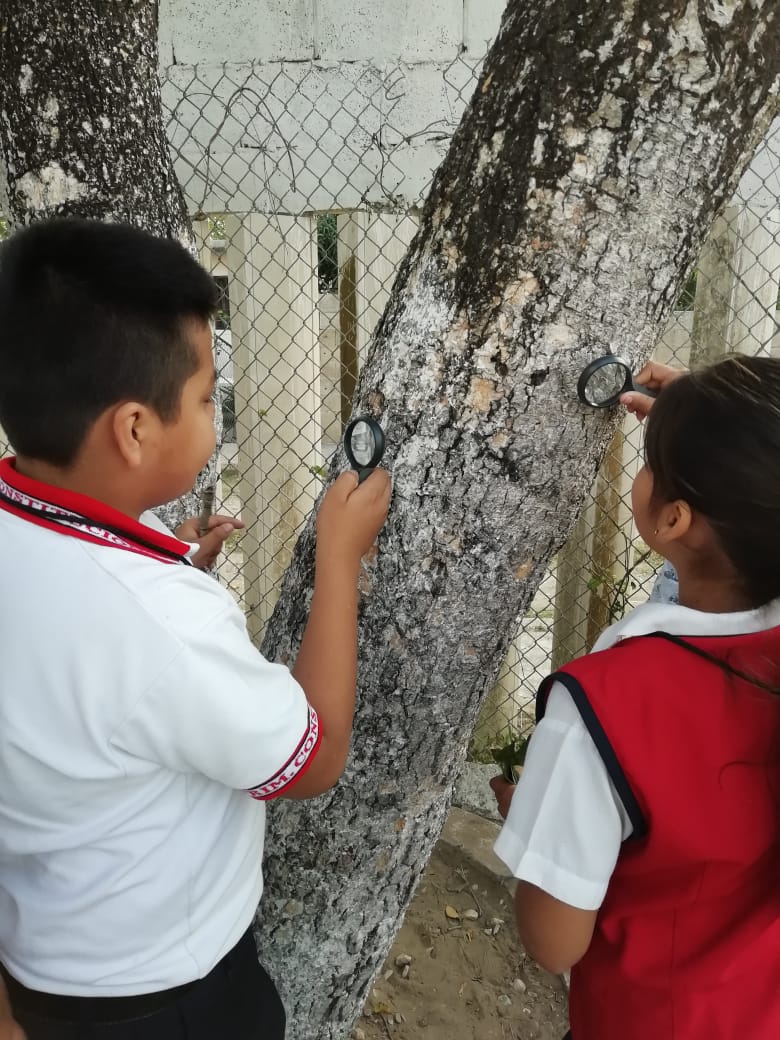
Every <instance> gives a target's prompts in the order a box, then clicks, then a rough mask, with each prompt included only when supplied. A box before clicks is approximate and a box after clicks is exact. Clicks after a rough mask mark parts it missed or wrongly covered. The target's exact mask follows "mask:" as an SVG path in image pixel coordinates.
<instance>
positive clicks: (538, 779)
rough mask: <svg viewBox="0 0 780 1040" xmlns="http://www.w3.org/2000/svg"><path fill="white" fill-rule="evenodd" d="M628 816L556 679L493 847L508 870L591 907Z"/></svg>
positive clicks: (626, 830) (600, 896)
mask: <svg viewBox="0 0 780 1040" xmlns="http://www.w3.org/2000/svg"><path fill="white" fill-rule="evenodd" d="M631 832H632V826H631V821H630V819H629V817H628V813H627V812H626V810H625V808H624V806H623V803H622V802H621V801H620V798H619V796H618V794H617V792H616V791H615V788H614V786H613V784H612V781H611V780H610V778H609V774H608V773H607V770H606V767H605V766H604V763H603V761H602V759H601V756H600V755H599V753H598V751H597V749H596V745H595V744H594V743H593V740H592V739H591V736H590V734H589V733H588V730H587V728H586V726H585V724H584V722H583V721H582V718H581V716H580V713H579V712H578V711H577V708H576V705H575V704H574V701H573V700H572V699H571V697H570V696H569V693H568V691H567V690H566V688H565V687H564V686H563V685H561V683H557V682H556V683H554V684H553V686H552V689H551V691H550V694H549V697H548V701H547V709H546V711H545V714H544V717H543V718H542V720H541V722H540V723H539V724H538V725H537V727H536V729H535V731H534V734H533V736H532V738H531V742H530V744H529V745H528V754H527V756H526V762H525V766H524V768H523V772H522V775H521V777H520V781H519V783H518V785H517V790H516V791H515V794H514V797H513V799H512V805H511V807H510V810H509V815H508V817H507V820H506V822H505V824H504V826H503V828H502V830H501V833H500V834H499V836H498V840H497V841H496V844H495V851H496V854H497V855H498V856H500V858H501V859H502V860H503V861H504V862H505V863H506V865H507V866H508V867H509V869H510V870H511V871H512V874H513V875H514V876H515V877H516V878H519V879H520V880H522V881H528V882H530V883H531V884H533V885H536V886H537V887H538V888H541V889H543V890H544V891H545V892H548V893H549V894H550V895H551V896H553V897H554V898H555V899H560V900H561V901H562V902H564V903H568V904H569V905H570V906H576V907H578V908H580V909H582V910H597V909H598V908H599V907H600V906H601V904H602V902H603V900H604V895H605V894H606V891H607V885H608V884H609V880H610V878H611V876H612V872H613V870H614V869H615V863H616V862H617V857H618V853H619V852H620V846H621V843H622V842H623V841H624V840H625V838H627V837H628V836H629V835H630V834H631Z"/></svg>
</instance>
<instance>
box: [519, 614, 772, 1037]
mask: <svg viewBox="0 0 780 1040" xmlns="http://www.w3.org/2000/svg"><path fill="white" fill-rule="evenodd" d="M676 638H677V637H668V636H663V635H662V634H656V635H652V636H641V637H637V638H634V639H627V640H626V641H625V642H623V643H620V644H618V645H617V646H615V647H612V648H611V649H608V650H604V651H601V652H600V653H595V654H590V655H589V656H587V657H583V658H581V659H579V660H576V661H573V662H572V663H571V664H568V665H566V667H565V669H564V670H563V671H562V672H558V673H556V674H555V675H554V676H550V677H549V679H547V680H546V682H545V683H544V684H543V686H542V689H541V690H540V694H539V702H538V710H539V713H540V714H543V713H544V704H545V701H546V694H547V691H548V690H549V688H550V685H551V683H552V681H553V680H558V681H560V682H563V683H564V684H565V685H566V686H567V688H568V689H569V691H570V693H571V695H572V696H573V698H574V700H575V703H576V704H577V706H578V708H579V711H580V714H581V715H582V717H583V719H584V721H585V724H586V725H587V727H588V730H589V731H590V733H591V736H592V737H593V738H594V740H595V743H596V746H597V747H598V749H599V751H600V753H601V756H602V758H603V760H604V762H605V764H606V766H607V769H608V771H609V773H610V776H611V777H612V780H613V783H614V784H615V786H616V788H617V790H618V793H619V794H620V796H621V799H622V801H623V803H624V805H625V806H626V809H627V810H628V812H629V815H630V816H631V818H632V822H633V825H634V834H633V835H632V836H631V837H630V838H629V839H628V840H627V841H626V842H624V844H623V846H622V849H621V852H620V856H619V858H618V862H617V866H616V868H615V872H614V874H613V876H612V879H611V880H610V883H609V889H608V891H607V895H606V898H605V900H604V904H603V906H602V907H601V909H600V911H599V914H598V918H597V922H596V928H595V932H594V935H593V941H592V943H591V945H590V948H589V950H588V952H587V953H586V955H585V957H584V958H583V959H582V961H581V962H580V963H579V964H577V965H576V966H575V968H574V969H573V970H572V978H571V1027H572V1032H571V1035H572V1040H629V1038H630V1040H780V697H778V696H775V695H773V694H771V693H769V692H766V691H764V690H762V689H760V688H759V687H757V686H755V685H753V684H751V683H748V682H746V681H743V680H741V679H738V678H735V677H733V676H731V675H729V674H727V673H725V672H724V671H723V670H722V669H721V668H720V667H719V666H718V665H717V664H714V663H713V662H711V661H708V660H705V659H703V658H702V657H701V656H698V655H697V654H696V648H699V649H701V650H704V651H706V653H708V654H711V655H714V656H716V657H717V658H719V659H720V660H723V661H727V662H728V664H729V665H730V666H731V667H732V668H735V669H738V670H741V671H742V672H744V673H747V674H748V675H750V676H753V677H756V678H758V679H760V680H763V681H764V682H768V683H771V684H774V685H776V686H780V629H777V628H776V629H771V630H769V631H767V632H759V633H755V634H751V635H739V636H727V637H710V638H704V637H696V638H687V637H686V638H685V640H684V643H685V645H680V643H681V642H682V641H681V640H678V641H677V642H675V641H673V640H675V639H676Z"/></svg>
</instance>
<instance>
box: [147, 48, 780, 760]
mask: <svg viewBox="0 0 780 1040" xmlns="http://www.w3.org/2000/svg"><path fill="white" fill-rule="evenodd" d="M480 67H481V61H475V60H473V58H472V57H471V56H469V55H467V54H463V55H461V56H460V57H458V58H457V59H455V60H454V61H453V62H451V63H450V64H448V65H442V66H440V67H439V68H438V73H439V75H438V78H437V82H438V89H437V90H434V91H431V89H430V82H431V80H430V77H429V76H423V75H422V74H421V71H420V69H418V68H417V67H415V66H402V65H399V66H397V67H391V68H384V69H381V70H380V69H377V68H376V67H373V66H371V65H368V64H363V63H353V64H350V65H339V66H327V67H326V66H318V65H317V64H316V63H306V62H296V63H272V64H266V65H258V66H246V67H242V68H241V69H236V68H235V67H233V66H224V67H215V66H209V67H206V68H201V67H174V68H172V69H170V70H169V71H168V74H167V77H166V80H165V84H164V96H165V100H166V103H167V105H168V109H169V114H170V119H169V136H170V140H171V144H172V148H173V150H174V154H175V161H176V165H177V170H178V172H179V176H180V179H181V181H182V184H183V187H184V191H185V194H186V197H187V199H188V202H189V204H190V206H191V210H192V213H193V220H194V224H195V228H196V233H197V236H198V242H199V247H200V251H201V257H202V260H203V262H204V263H205V265H206V266H207V267H208V268H209V269H210V270H211V271H212V273H213V274H214V275H215V277H216V278H217V279H218V281H219V284H220V286H221V289H222V292H223V300H224V305H223V308H222V312H221V315H220V322H219V329H218V337H217V339H218V369H219V377H220V384H221V387H222V391H223V418H224V423H225V443H224V445H223V447H222V451H221V455H220V464H219V485H218V500H219V501H218V504H219V507H220V508H221V509H223V510H224V511H226V512H228V513H234V514H240V515H241V516H242V518H243V520H244V521H245V523H246V528H245V529H244V531H243V532H241V533H239V534H237V535H235V536H234V538H233V539H232V543H231V544H229V545H228V547H227V552H226V555H225V558H224V560H223V562H222V564H221V566H220V570H219V577H220V580H222V581H223V582H224V583H225V584H227V585H228V586H229V587H230V588H231V589H232V591H233V592H234V594H235V595H236V596H237V597H238V599H239V600H240V602H241V603H242V605H243V607H244V609H245V610H246V613H247V617H248V619H249V626H250V630H251V632H252V634H253V636H255V637H256V638H259V637H260V635H261V633H262V631H263V628H264V626H265V623H266V621H267V619H268V617H269V616H270V612H271V610H272V609H273V605H274V602H275V600H276V597H277V595H278V591H279V587H280V581H281V577H282V575H283V573H284V571H285V569H286V567H287V564H288V562H289V559H290V554H291V551H292V547H293V545H294V542H295V539H296V537H297V534H298V532H299V530H300V527H301V525H302V523H303V520H304V518H305V517H306V515H307V514H308V512H309V510H310V508H311V506H312V504H313V501H314V499H315V497H316V495H317V493H318V491H319V487H320V481H321V479H322V476H323V475H324V473H325V472H326V469H327V466H328V463H329V460H330V458H331V456H332V454H333V452H334V451H335V449H336V446H337V444H338V442H339V440H340V437H341V433H342V430H343V426H344V423H345V422H346V420H347V418H348V416H349V411H350V402H351V398H352V393H353V390H354V388H355V384H356V382H357V378H358V373H359V371H360V365H361V361H362V359H363V357H364V355H365V351H366V349H367V346H368V343H369V340H370V338H371V334H372V332H373V329H374V326H375V325H376V323H377V321H378V320H379V318H380V316H381V314H382V311H383V309H384V306H385V304H386V302H387V299H388V297H389V294H390V291H391V288H392V283H393V280H394V278H395V273H396V271H397V268H398V266H399V264H400V262H401V260H402V259H403V256H404V254H405V252H406V250H407V248H408V246H409V244H410V242H411V239H412V237H413V236H414V233H415V231H416V228H417V224H418V212H419V207H420V205H421V202H422V200H423V199H424V197H425V195H426V193H427V190H428V187H429V185H430V181H431V179H432V177H433V174H434V171H435V169H436V167H437V166H438V164H439V162H440V161H441V159H442V158H443V156H444V154H445V151H446V148H447V145H448V143H449V140H450V138H451V136H452V134H453V133H454V131H455V128H456V127H457V124H458V121H459V119H460V116H461V114H462V112H463V110H464V108H465V106H466V104H467V103H468V101H469V99H470V97H471V94H472V93H473V90H474V87H475V85H476V79H477V76H478V74H479V69H480ZM751 169H752V170H753V171H758V173H753V174H752V179H751V178H750V177H749V178H748V180H747V182H743V190H742V194H741V196H740V198H739V199H738V200H735V201H734V203H733V204H732V205H730V206H729V207H727V208H726V209H725V211H724V212H723V214H722V215H721V216H720V217H719V218H718V219H717V221H716V223H715V225H714V226H713V228H712V230H711V233H710V235H709V237H708V239H707V241H706V243H705V246H704V248H703V250H702V253H701V255H700V257H699V259H698V262H697V264H696V267H695V270H694V271H693V273H692V274H691V276H690V278H689V279H688V282H687V284H686V285H685V287H684V289H683V291H682V293H681V295H680V297H679V299H678V301H677V305H676V309H675V311H674V313H673V315H672V317H671V320H670V321H669V322H668V324H667V326H666V328H665V329H664V330H663V332H662V335H661V336H660V338H659V341H658V344H657V348H656V351H655V356H656V358H657V359H659V360H661V361H664V362H667V363H673V364H679V365H683V366H688V365H696V364H700V363H703V362H706V361H711V360H713V359H714V358H716V357H718V356H719V355H721V354H724V353H728V352H732V351H742V352H745V353H758V352H765V353H766V352H771V351H774V350H777V349H780V337H778V334H777V307H778V283H779V282H780V210H778V204H779V200H778V187H779V186H780V178H779V177H778V170H780V134H778V133H775V134H774V135H770V136H768V137H767V139H766V141H765V142H764V143H763V145H762V146H761V148H760V149H759V153H758V155H757V156H756V159H755V160H754V162H753V165H752V167H751ZM762 171H763V172H762ZM745 183H747V190H745V187H744V185H745ZM641 459H642V446H641V428H640V426H639V424H638V422H637V421H636V420H635V419H633V418H631V417H630V416H627V417H626V419H625V421H624V423H623V424H622V426H621V428H620V429H619V430H618V431H617V433H616V434H615V436H614V438H613V441H612V443H611V445H610V448H609V451H608V453H607V456H606V458H605V461H604V464H603V466H602V468H601V471H600V472H599V474H598V476H597V479H596V481H595V484H594V486H593V488H592V490H591V493H590V495H589V496H588V499H587V501H586V503H585V505H584V508H583V510H582V512H581V514H580V517H579V519H578V521H577V524H576V526H575V528H574V531H573V532H572V535H571V537H570V539H569V541H568V543H567V545H566V546H565V547H564V548H563V549H562V550H561V551H560V552H559V553H558V555H557V557H556V558H555V559H554V560H553V561H552V563H551V566H550V568H549V570H548V572H547V574H546V576H545V579H544V581H543V582H542V584H541V586H540V588H539V590H538V592H537V594H536V597H535V599H534V601H533V603H532V605H531V608H530V610H529V611H528V612H527V614H526V616H525V617H523V618H521V619H518V630H517V636H516V638H515V640H514V642H513V644H512V646H511V648H510V651H509V654H508V656H507V659H506V661H505V662H504V665H503V667H502V670H501V674H500V676H499V679H498V682H497V684H496V686H495V688H494V689H493V691H492V692H491V694H490V696H489V697H488V699H487V702H486V704H485V707H484V710H483V712H482V716H481V720H480V723H479V726H478V727H477V730H476V733H475V735H474V738H473V740H472V746H471V756H472V758H475V759H477V760H486V761H487V760H490V759H491V757H492V751H493V749H495V748H496V747H500V746H502V745H505V744H507V743H508V742H510V741H511V740H512V739H514V738H516V737H517V736H519V735H520V734H522V733H524V732H526V731H527V730H528V729H529V728H530V727H531V726H532V725H533V700H534V696H535V692H536V689H537V687H538V685H539V682H540V681H541V680H542V679H543V678H544V676H545V675H546V674H548V672H549V671H550V670H551V669H553V668H555V667H556V666H557V665H559V664H562V663H564V662H565V661H566V660H568V659H570V658H571V657H574V656H576V655H577V654H580V653H582V652H584V651H586V650H588V649H589V648H590V647H591V646H592V644H593V642H594V641H595V639H596V638H597V636H598V634H599V633H600V632H601V631H602V630H603V628H604V627H606V625H608V624H609V623H610V622H611V621H614V620H616V619H617V618H619V617H621V616H622V615H623V613H624V612H625V611H626V610H627V609H628V608H630V607H631V606H634V605H636V604H638V603H640V602H642V601H644V600H645V599H646V598H647V597H648V596H649V595H650V594H651V590H652V588H653V585H654V583H655V581H656V577H657V575H658V573H659V569H660V568H661V565H662V563H663V561H662V560H660V559H659V558H658V557H656V556H654V555H653V554H652V553H651V552H650V551H649V550H648V548H647V546H645V545H644V544H643V543H642V541H641V539H640V538H639V537H638V535H637V532H636V530H635V529H634V527H633V524H632V520H631V510H630V488H631V483H632V480H633V477H634V475H635V474H636V472H637V471H638V469H639V467H640V466H641Z"/></svg>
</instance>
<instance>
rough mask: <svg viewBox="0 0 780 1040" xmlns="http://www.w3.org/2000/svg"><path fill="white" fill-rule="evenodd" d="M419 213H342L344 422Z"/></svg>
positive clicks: (340, 297)
mask: <svg viewBox="0 0 780 1040" xmlns="http://www.w3.org/2000/svg"><path fill="white" fill-rule="evenodd" d="M418 225H419V218H418V217H417V216H416V215H408V214H396V213H370V212H368V211H367V210H348V211H345V212H344V213H340V214H339V216H338V260H339V344H340V360H341V394H340V401H341V421H342V423H345V422H346V421H347V419H348V418H349V413H350V406H351V401H352V395H353V393H354V390H355V386H356V384H357V379H358V374H359V371H360V366H361V364H362V362H363V361H364V360H365V357H366V351H367V349H368V345H369V343H370V341H371V336H372V334H373V332H374V329H375V328H376V325H377V322H378V321H379V319H380V318H381V317H382V313H383V311H384V309H385V305H386V304H387V301H388V299H389V296H390V291H391V289H392V287H393V282H394V281H395V276H396V273H397V271H398V267H399V265H400V263H401V261H402V260H403V258H404V256H405V255H406V252H407V250H408V248H409V245H410V243H411V241H412V239H413V238H414V236H415V234H416V232H417V227H418Z"/></svg>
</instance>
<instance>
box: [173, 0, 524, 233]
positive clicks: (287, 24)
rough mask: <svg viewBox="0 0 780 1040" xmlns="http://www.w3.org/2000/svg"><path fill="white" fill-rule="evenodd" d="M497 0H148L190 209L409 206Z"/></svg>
mask: <svg viewBox="0 0 780 1040" xmlns="http://www.w3.org/2000/svg"><path fill="white" fill-rule="evenodd" d="M504 6H505V0H465V2H464V0H430V2H429V3H428V4H426V5H424V6H423V5H421V4H420V3H419V0H392V2H391V3H389V2H387V0H160V61H161V66H162V79H163V96H164V100H165V104H166V106H167V108H168V109H169V111H170V112H171V119H170V122H169V135H170V138H171V142H172V145H173V151H174V156H175V162H176V169H177V173H178V176H179V179H180V181H181V183H182V185H183V186H184V189H185V192H186V194H187V196H188V199H189V201H190V205H191V207H192V209H193V210H198V209H201V210H203V211H204V212H222V211H226V210H230V211H232V212H234V213H236V212H250V211H260V212H270V211H275V212H282V213H291V214H299V213H303V212H310V211H312V210H328V209H355V208H358V207H359V206H361V205H365V204H366V203H368V204H369V205H379V206H383V207H390V208H395V209H399V208H400V209H405V208H409V207H415V206H418V205H419V204H420V202H421V200H422V198H423V197H424V196H425V194H426V192H427V188H428V185H429V183H430V180H431V177H432V175H433V171H434V170H435V169H436V167H437V166H438V165H439V163H440V162H441V160H442V159H443V157H444V155H445V153H446V150H447V146H448V143H449V140H450V137H451V136H452V134H453V132H454V130H455V128H456V127H457V125H458V122H459V121H460V118H461V115H462V113H463V110H464V108H465V106H466V104H467V103H468V101H469V99H470V97H471V95H472V93H473V91H474V87H475V84H476V77H477V75H478V72H479V68H480V66H481V63H482V59H483V57H484V55H485V53H486V52H487V50H488V47H489V46H490V43H491V42H492V40H493V39H494V37H495V35H496V33H497V31H498V26H499V22H500V19H501V14H502V13H503V9H504Z"/></svg>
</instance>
